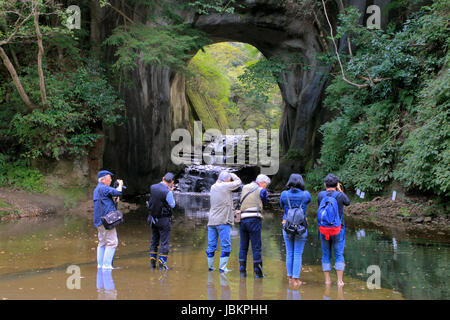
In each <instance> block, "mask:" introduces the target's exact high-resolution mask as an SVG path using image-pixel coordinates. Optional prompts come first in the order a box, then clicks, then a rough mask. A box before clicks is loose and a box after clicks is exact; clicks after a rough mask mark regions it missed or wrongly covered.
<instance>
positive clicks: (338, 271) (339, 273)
mask: <svg viewBox="0 0 450 320" xmlns="http://www.w3.org/2000/svg"><path fill="white" fill-rule="evenodd" d="M336 274H337V278H338V280H337V285H338V286H339V287H342V286H343V285H344V281H342V277H343V276H344V270H336Z"/></svg>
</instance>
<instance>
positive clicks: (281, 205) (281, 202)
mask: <svg viewBox="0 0 450 320" xmlns="http://www.w3.org/2000/svg"><path fill="white" fill-rule="evenodd" d="M283 195H284V191H283V192H282V193H281V195H280V207H281V209H284V202H283Z"/></svg>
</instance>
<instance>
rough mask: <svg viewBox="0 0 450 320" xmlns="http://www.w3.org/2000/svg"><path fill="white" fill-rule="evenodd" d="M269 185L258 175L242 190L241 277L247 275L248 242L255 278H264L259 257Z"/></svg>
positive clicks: (268, 179)
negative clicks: (263, 212)
mask: <svg viewBox="0 0 450 320" xmlns="http://www.w3.org/2000/svg"><path fill="white" fill-rule="evenodd" d="M269 184H270V178H269V177H268V176H266V175H264V174H260V175H258V176H257V177H256V180H255V181H253V182H251V183H249V184H247V185H245V186H244V187H243V188H242V193H241V201H240V203H241V206H240V210H241V221H240V227H239V232H240V248H239V271H240V274H241V276H242V277H245V276H246V275H247V270H246V268H247V253H248V246H249V243H250V242H251V245H252V253H253V271H254V273H255V276H256V277H257V278H262V277H264V274H263V272H262V255H261V224H262V223H261V220H262V219H263V216H262V210H263V206H264V205H266V204H267V202H268V199H267V190H266V189H267V187H268V186H269Z"/></svg>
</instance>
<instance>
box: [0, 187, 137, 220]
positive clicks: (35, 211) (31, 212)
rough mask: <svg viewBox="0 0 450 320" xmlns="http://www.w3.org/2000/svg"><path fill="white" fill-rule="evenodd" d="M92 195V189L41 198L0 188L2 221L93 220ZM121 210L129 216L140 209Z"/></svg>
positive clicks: (130, 206) (125, 204)
mask: <svg viewBox="0 0 450 320" xmlns="http://www.w3.org/2000/svg"><path fill="white" fill-rule="evenodd" d="M89 191H90V189H89V188H82V189H79V188H68V189H65V188H60V189H59V190H58V191H55V190H52V191H51V192H49V193H47V194H41V193H32V192H27V191H23V190H15V189H7V188H0V221H8V220H14V219H20V218H26V217H38V216H43V215H48V214H55V213H64V214H67V215H73V214H77V215H85V216H91V215H92V214H93V204H92V198H90V194H91V192H89ZM118 209H119V210H121V211H122V213H124V214H126V213H128V212H129V211H131V210H136V209H137V205H136V204H134V203H128V202H119V206H118Z"/></svg>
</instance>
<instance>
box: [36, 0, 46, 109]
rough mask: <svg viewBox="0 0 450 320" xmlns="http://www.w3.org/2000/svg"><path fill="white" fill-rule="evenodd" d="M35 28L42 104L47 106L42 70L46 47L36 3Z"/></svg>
mask: <svg viewBox="0 0 450 320" xmlns="http://www.w3.org/2000/svg"><path fill="white" fill-rule="evenodd" d="M34 28H35V29H36V36H37V41H38V47H39V51H38V57H37V61H38V72H39V87H40V88H41V98H42V104H44V105H45V103H46V101H47V93H46V91H45V81H44V72H43V70H42V56H43V55H44V46H43V44H42V34H41V30H40V29H39V3H38V2H36V8H35V11H34Z"/></svg>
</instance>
